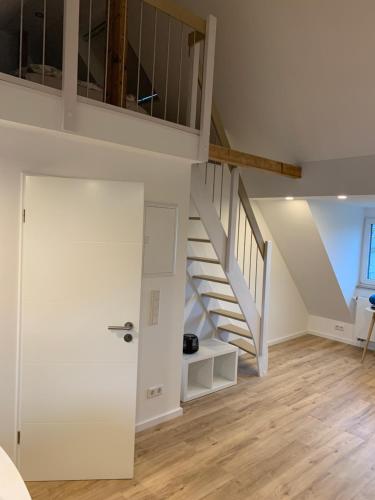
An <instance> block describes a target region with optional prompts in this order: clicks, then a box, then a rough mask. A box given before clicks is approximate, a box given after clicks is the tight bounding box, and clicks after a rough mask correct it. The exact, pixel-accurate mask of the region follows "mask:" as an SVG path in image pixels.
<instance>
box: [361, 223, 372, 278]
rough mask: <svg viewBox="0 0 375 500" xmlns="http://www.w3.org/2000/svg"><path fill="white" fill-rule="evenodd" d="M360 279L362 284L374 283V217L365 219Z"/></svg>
mask: <svg viewBox="0 0 375 500" xmlns="http://www.w3.org/2000/svg"><path fill="white" fill-rule="evenodd" d="M360 281H361V283H362V284H363V285H372V286H374V285H375V218H371V219H369V218H368V219H365V227H364V233H363V249H362V268H361V280H360Z"/></svg>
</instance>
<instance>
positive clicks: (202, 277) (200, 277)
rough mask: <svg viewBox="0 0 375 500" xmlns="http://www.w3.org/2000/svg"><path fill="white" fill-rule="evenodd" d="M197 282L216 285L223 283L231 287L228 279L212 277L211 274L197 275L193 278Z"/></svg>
mask: <svg viewBox="0 0 375 500" xmlns="http://www.w3.org/2000/svg"><path fill="white" fill-rule="evenodd" d="M193 278H194V279H196V280H205V281H212V282H214V283H222V284H223V285H229V281H228V280H227V278H220V277H219V276H210V275H209V274H195V275H194V276H193Z"/></svg>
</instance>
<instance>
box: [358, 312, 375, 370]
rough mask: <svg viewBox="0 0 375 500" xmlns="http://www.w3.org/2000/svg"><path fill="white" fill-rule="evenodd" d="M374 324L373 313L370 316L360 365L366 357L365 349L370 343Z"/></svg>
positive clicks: (374, 316)
mask: <svg viewBox="0 0 375 500" xmlns="http://www.w3.org/2000/svg"><path fill="white" fill-rule="evenodd" d="M374 324H375V313H373V314H372V318H371V323H370V328H369V330H368V335H367V340H366V344H365V347H364V348H363V353H362V360H361V362H362V363H363V360H364V359H365V356H366V352H367V347H368V344H369V342H370V338H371V334H372V330H373V328H374Z"/></svg>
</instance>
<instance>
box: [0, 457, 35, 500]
mask: <svg viewBox="0 0 375 500" xmlns="http://www.w3.org/2000/svg"><path fill="white" fill-rule="evenodd" d="M0 500H31V496H30V495H29V492H28V491H27V488H26V486H25V483H24V482H23V480H22V477H21V476H20V473H19V472H18V470H17V469H16V467H15V465H14V464H13V462H12V461H11V459H10V458H9V457H8V455H7V454H6V453H5V451H4V450H3V449H2V448H0Z"/></svg>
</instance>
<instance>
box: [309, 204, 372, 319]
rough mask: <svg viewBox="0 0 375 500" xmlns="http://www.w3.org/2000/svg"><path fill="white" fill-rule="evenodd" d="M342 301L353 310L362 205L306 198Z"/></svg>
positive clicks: (360, 240)
mask: <svg viewBox="0 0 375 500" xmlns="http://www.w3.org/2000/svg"><path fill="white" fill-rule="evenodd" d="M308 203H309V206H310V209H311V213H312V215H313V218H314V221H315V223H316V225H317V227H318V230H319V232H320V236H321V238H322V241H323V244H324V246H325V248H326V250H327V253H328V257H329V260H330V262H331V265H332V267H333V270H334V272H335V274H336V278H337V281H338V282H339V284H340V287H341V290H342V293H343V295H344V297H345V300H346V303H347V304H348V305H349V306H350V308H351V309H352V310H353V306H354V303H353V296H354V294H355V289H356V287H357V284H358V279H359V268H360V260H361V249H362V234H363V221H364V209H363V208H362V207H360V206H356V205H351V204H350V203H347V202H342V201H324V200H309V201H308Z"/></svg>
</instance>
